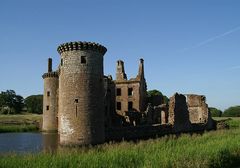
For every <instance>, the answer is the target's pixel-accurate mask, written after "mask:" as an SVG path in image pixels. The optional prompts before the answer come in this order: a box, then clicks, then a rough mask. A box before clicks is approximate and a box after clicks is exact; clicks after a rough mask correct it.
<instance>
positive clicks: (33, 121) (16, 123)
mask: <svg viewBox="0 0 240 168" xmlns="http://www.w3.org/2000/svg"><path fill="white" fill-rule="evenodd" d="M41 119H42V115H38V114H25V115H21V114H18V115H0V133H3V132H32V131H37V130H39V126H40V122H41Z"/></svg>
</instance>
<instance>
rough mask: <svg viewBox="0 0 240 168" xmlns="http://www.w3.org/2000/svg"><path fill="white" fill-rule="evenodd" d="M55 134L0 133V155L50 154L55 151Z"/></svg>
mask: <svg viewBox="0 0 240 168" xmlns="http://www.w3.org/2000/svg"><path fill="white" fill-rule="evenodd" d="M57 146H58V134H56V133H47V134H46V133H1V134H0V154H5V153H12V152H13V153H29V152H30V153H38V152H41V151H47V152H49V151H50V152H52V151H55V150H56V149H57Z"/></svg>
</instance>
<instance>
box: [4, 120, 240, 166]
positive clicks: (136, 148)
mask: <svg viewBox="0 0 240 168" xmlns="http://www.w3.org/2000/svg"><path fill="white" fill-rule="evenodd" d="M231 121H234V122H237V123H238V124H239V123H240V120H239V119H236V118H235V119H233V120H231ZM238 166H240V128H239V127H231V129H229V130H218V131H210V132H206V133H204V134H203V135H198V134H194V135H188V134H183V135H181V136H180V137H176V136H165V137H162V138H158V139H154V140H147V141H140V142H137V143H133V142H121V143H109V144H103V145H99V146H95V147H90V148H86V147H85V148H74V149H66V148H60V149H59V150H58V152H57V153H39V154H26V155H20V156H19V155H15V154H9V155H3V156H1V157H0V167H10V168H11V167H29V168H30V167H34V168H37V167H51V168H57V167H74V168H75V167H81V168H82V167H86V168H91V167H106V168H107V167H112V168H115V167H136V168H139V167H140V168H141V167H144V168H151V167H156V168H158V167H174V168H175V167H180V168H181V167H182V168H185V167H194V168H198V167H199V168H200V167H211V168H212V167H213V168H214V167H238Z"/></svg>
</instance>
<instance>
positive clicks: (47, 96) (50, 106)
mask: <svg viewBox="0 0 240 168" xmlns="http://www.w3.org/2000/svg"><path fill="white" fill-rule="evenodd" d="M42 77H43V80H44V93H43V125H42V130H43V131H46V132H57V130H58V122H57V120H58V119H57V113H58V72H53V71H52V59H51V58H49V59H48V72H47V73H44V74H43V76H42Z"/></svg>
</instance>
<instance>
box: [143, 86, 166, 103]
mask: <svg viewBox="0 0 240 168" xmlns="http://www.w3.org/2000/svg"><path fill="white" fill-rule="evenodd" d="M147 97H148V103H151V104H152V105H153V106H155V105H159V104H167V103H168V101H169V99H168V97H167V96H165V95H163V94H162V92H160V91H159V90H156V89H154V90H149V91H148V92H147Z"/></svg>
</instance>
